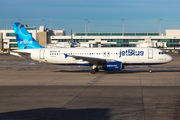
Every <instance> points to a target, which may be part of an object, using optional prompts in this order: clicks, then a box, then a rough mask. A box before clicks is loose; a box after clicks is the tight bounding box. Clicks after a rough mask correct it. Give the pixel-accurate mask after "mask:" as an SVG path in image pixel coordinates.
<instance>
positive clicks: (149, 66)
mask: <svg viewBox="0 0 180 120" xmlns="http://www.w3.org/2000/svg"><path fill="white" fill-rule="evenodd" d="M148 68H149V73H152V70H151V65H148Z"/></svg>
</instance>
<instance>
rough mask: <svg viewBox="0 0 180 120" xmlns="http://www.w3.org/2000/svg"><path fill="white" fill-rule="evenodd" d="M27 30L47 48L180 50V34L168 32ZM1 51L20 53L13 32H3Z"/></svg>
mask: <svg viewBox="0 0 180 120" xmlns="http://www.w3.org/2000/svg"><path fill="white" fill-rule="evenodd" d="M25 27H26V29H27V30H28V31H29V33H30V34H32V36H33V37H34V39H36V40H37V42H38V43H39V44H40V45H42V46H44V47H70V43H72V42H76V43H79V45H80V47H158V48H161V49H164V50H165V51H167V52H168V51H174V50H176V51H179V50H180V30H166V31H165V35H163V34H160V33H73V34H72V35H66V32H65V30H48V29H45V26H40V28H39V30H37V29H36V28H35V27H28V26H26V25H25ZM0 49H1V50H2V51H8V50H13V49H18V46H17V42H16V37H15V34H14V30H13V29H12V30H0Z"/></svg>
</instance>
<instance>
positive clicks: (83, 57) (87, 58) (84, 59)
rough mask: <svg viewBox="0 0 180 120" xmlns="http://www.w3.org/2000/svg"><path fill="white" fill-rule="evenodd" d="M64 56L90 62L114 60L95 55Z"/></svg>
mask: <svg viewBox="0 0 180 120" xmlns="http://www.w3.org/2000/svg"><path fill="white" fill-rule="evenodd" d="M66 57H73V58H75V59H76V60H83V61H87V62H89V63H92V64H96V63H106V62H113V61H116V60H114V59H104V58H97V57H85V56H75V55H69V56H66Z"/></svg>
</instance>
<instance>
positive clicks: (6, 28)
mask: <svg viewBox="0 0 180 120" xmlns="http://www.w3.org/2000/svg"><path fill="white" fill-rule="evenodd" d="M5 22H6V30H7V23H8V21H5Z"/></svg>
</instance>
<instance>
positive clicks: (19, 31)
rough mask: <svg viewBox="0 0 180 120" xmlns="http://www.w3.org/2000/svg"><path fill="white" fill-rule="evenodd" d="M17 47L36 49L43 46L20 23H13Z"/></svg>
mask: <svg viewBox="0 0 180 120" xmlns="http://www.w3.org/2000/svg"><path fill="white" fill-rule="evenodd" d="M13 28H14V32H15V35H16V39H17V43H18V47H19V49H38V48H44V47H42V46H41V45H39V44H38V43H37V42H36V40H35V39H34V38H33V37H32V36H31V34H30V33H29V32H28V31H27V30H26V29H25V28H24V26H23V25H22V24H20V23H13Z"/></svg>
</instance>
